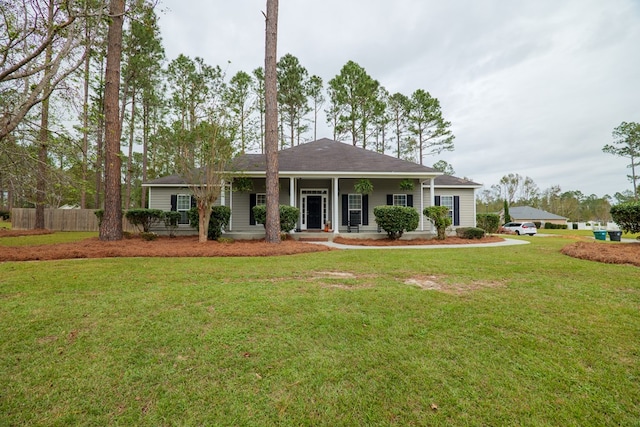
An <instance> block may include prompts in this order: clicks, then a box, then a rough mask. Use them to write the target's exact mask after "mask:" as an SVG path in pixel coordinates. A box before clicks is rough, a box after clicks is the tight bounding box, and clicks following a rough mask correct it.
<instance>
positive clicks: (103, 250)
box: [0, 236, 332, 262]
mask: <svg viewBox="0 0 640 427" xmlns="http://www.w3.org/2000/svg"><path fill="white" fill-rule="evenodd" d="M330 250H332V248H329V247H327V246H324V245H315V244H311V243H302V242H296V241H294V240H285V241H283V242H281V243H279V244H271V243H266V242H265V241H264V240H246V241H242V240H239V241H235V242H233V243H219V242H215V241H208V242H206V243H199V242H198V238H197V236H189V237H176V238H173V239H172V238H169V237H159V238H158V239H156V240H153V241H146V240H142V239H141V238H139V237H134V238H131V239H123V240H119V241H115V242H103V241H100V240H99V239H98V238H97V237H95V238H90V239H85V240H81V241H79V242H73V243H58V244H51V245H38V246H17V247H0V262H2V261H39V260H54V259H74V258H114V257H245V256H276V255H294V254H301V253H309V252H324V251H330Z"/></svg>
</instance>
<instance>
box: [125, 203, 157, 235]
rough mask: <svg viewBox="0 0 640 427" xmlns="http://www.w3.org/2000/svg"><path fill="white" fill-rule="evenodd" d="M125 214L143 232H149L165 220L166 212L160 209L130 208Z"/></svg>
mask: <svg viewBox="0 0 640 427" xmlns="http://www.w3.org/2000/svg"><path fill="white" fill-rule="evenodd" d="M124 216H125V218H127V221H129V222H130V223H131V225H133V226H135V227H138V230H140V231H141V232H142V233H148V232H149V230H151V227H152V226H153V225H155V224H157V223H160V222H162V221H163V220H164V212H162V211H161V210H160V209H129V210H128V211H127V212H126V213H125V214H124Z"/></svg>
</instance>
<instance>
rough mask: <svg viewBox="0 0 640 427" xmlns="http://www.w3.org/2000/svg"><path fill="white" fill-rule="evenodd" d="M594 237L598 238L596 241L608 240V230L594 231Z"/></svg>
mask: <svg viewBox="0 0 640 427" xmlns="http://www.w3.org/2000/svg"><path fill="white" fill-rule="evenodd" d="M593 235H594V236H595V237H596V240H607V231H606V230H597V231H596V230H594V231H593Z"/></svg>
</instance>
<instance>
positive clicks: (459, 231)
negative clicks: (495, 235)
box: [456, 227, 485, 239]
mask: <svg viewBox="0 0 640 427" xmlns="http://www.w3.org/2000/svg"><path fill="white" fill-rule="evenodd" d="M484 235H485V231H484V230H483V229H482V228H477V227H462V228H456V236H458V237H460V238H463V239H482V238H483V237H484Z"/></svg>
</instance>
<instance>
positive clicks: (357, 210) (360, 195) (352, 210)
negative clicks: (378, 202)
mask: <svg viewBox="0 0 640 427" xmlns="http://www.w3.org/2000/svg"><path fill="white" fill-rule="evenodd" d="M351 196H357V197H359V198H360V208H358V209H352V208H351ZM351 212H360V223H359V224H351V225H362V194H360V193H349V195H348V196H347V215H348V217H347V221H349V220H350V218H351Z"/></svg>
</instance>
